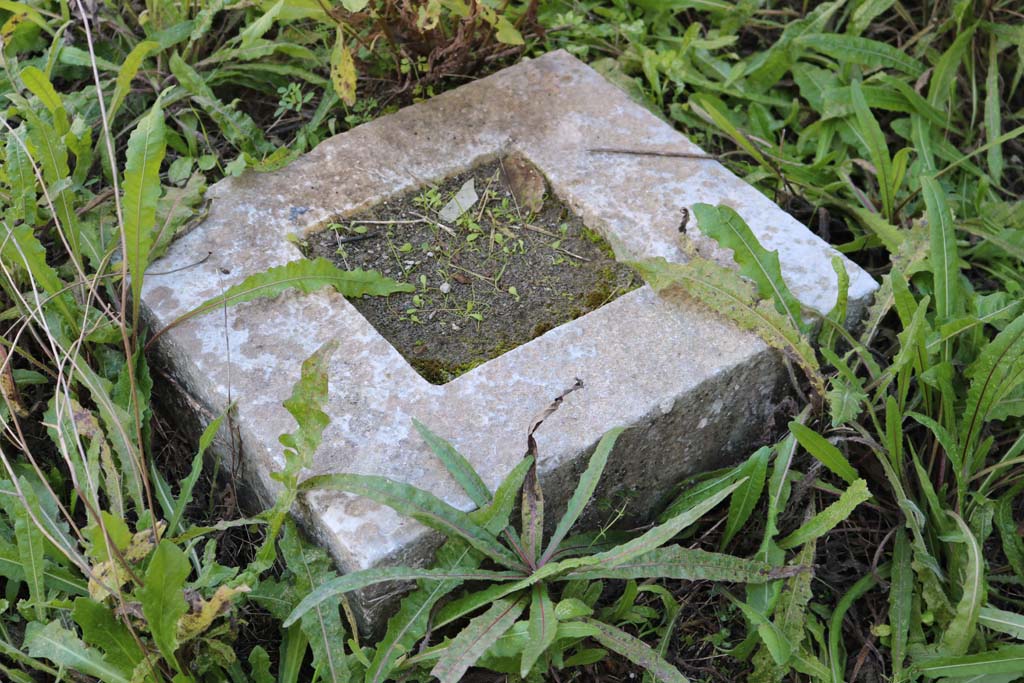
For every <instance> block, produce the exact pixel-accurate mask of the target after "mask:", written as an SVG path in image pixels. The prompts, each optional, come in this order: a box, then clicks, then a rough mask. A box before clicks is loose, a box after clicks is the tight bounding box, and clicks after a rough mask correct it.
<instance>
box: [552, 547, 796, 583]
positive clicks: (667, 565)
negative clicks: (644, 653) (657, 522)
mask: <svg viewBox="0 0 1024 683" xmlns="http://www.w3.org/2000/svg"><path fill="white" fill-rule="evenodd" d="M803 570H804V568H803V567H796V568H794V567H773V566H772V565H770V564H768V563H767V562H761V561H758V560H747V559H744V558H741V557H735V556H733V555H725V554H722V553H712V552H708V551H706V550H700V549H697V548H684V547H683V546H679V545H673V546H667V547H664V548H658V549H656V550H652V551H650V552H648V553H644V554H643V555H640V556H639V557H634V558H633V559H631V560H626V561H624V562H619V563H616V564H614V565H610V564H609V565H605V564H603V563H602V564H601V565H599V566H595V567H584V568H582V569H580V570H578V571H574V572H572V573H570V574H567V575H566V576H564V577H563V578H564V579H566V580H572V581H575V580H585V581H590V580H595V579H646V578H665V579H683V580H686V581H732V582H736V583H765V582H767V581H774V580H776V579H780V578H783V577H786V576H792V575H794V574H797V573H799V572H801V571H803Z"/></svg>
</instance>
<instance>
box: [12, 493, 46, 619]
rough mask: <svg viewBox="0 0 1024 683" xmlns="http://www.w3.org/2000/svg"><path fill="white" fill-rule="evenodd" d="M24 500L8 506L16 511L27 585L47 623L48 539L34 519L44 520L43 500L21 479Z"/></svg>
mask: <svg viewBox="0 0 1024 683" xmlns="http://www.w3.org/2000/svg"><path fill="white" fill-rule="evenodd" d="M18 488H19V489H20V490H21V498H20V499H19V498H14V499H13V500H12V501H11V502H10V504H9V505H8V506H7V508H8V510H12V511H13V512H14V537H15V540H16V542H17V545H18V557H19V559H20V560H21V566H22V567H23V568H24V571H25V583H27V584H28V595H29V598H30V599H31V601H32V608H33V610H34V611H35V616H36V621H39V622H44V621H46V606H45V603H46V588H45V586H46V578H45V566H46V560H45V557H44V554H45V548H46V538H45V537H44V536H43V532H42V530H40V529H39V527H38V526H36V522H35V521H34V520H33V518H34V519H35V520H40V521H41V518H42V510H41V508H40V507H39V499H38V498H37V497H36V491H35V489H34V488H33V487H32V484H31V483H30V482H29V481H28V479H26V478H25V477H20V485H19V487H18Z"/></svg>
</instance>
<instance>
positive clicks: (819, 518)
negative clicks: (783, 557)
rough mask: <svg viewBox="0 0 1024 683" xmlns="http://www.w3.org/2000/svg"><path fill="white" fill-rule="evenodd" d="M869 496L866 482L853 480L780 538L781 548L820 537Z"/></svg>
mask: <svg viewBox="0 0 1024 683" xmlns="http://www.w3.org/2000/svg"><path fill="white" fill-rule="evenodd" d="M869 498H871V492H870V491H869V490H868V484H867V482H866V481H864V480H863V479H857V480H856V481H854V482H853V483H852V484H851V485H850V487H849V488H848V489H846V490H845V491H843V493H842V495H840V496H839V500H837V501H836V502H834V503H832V504H831V505H829V506H828V507H827V508H825V509H824V510H822V511H821V512H819V513H818V514H816V515H814V517H812V518H811V519H809V520H808V521H807V522H806V523H804V524H802V525H801V526H800V528H799V529H797V530H796V531H794V532H793V533H791V534H790V535H788V536H786V537H785V538H783V539H781V540H780V541H779V543H778V545H779V547H780V548H782V549H783V550H788V549H789V548H795V547H796V546H798V545H803V544H805V543H809V542H810V541H813V540H814V539H816V538H820V537H821V536H823V535H825V534H826V533H828V532H829V531H831V530H832V529H834V528H835V527H836V525H838V524H839V523H840V522H842V521H843V520H845V519H846V518H847V517H849V516H850V513H852V512H853V510H854V508H856V507H857V506H858V505H860V504H861V503H863V502H864V501H866V500H868V499H869Z"/></svg>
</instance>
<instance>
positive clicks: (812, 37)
mask: <svg viewBox="0 0 1024 683" xmlns="http://www.w3.org/2000/svg"><path fill="white" fill-rule="evenodd" d="M796 42H797V44H799V45H800V46H801V47H807V48H810V49H812V50H815V51H817V52H820V53H822V54H825V55H828V56H829V57H832V58H833V59H835V60H837V61H839V62H841V63H853V64H861V65H863V66H873V67H882V68H886V69H896V70H898V71H902V72H903V73H905V74H907V75H909V76H914V77H917V76H918V75H920V74H921V72H922V71H924V65H923V64H921V62H919V61H917V60H916V59H914V58H913V57H911V56H910V55H908V54H907V52H906V51H905V50H900V49H899V48H895V47H893V46H891V45H889V44H887V43H882V42H879V41H877V40H870V39H868V38H861V37H859V36H851V35H843V34H839V33H812V34H809V35H804V36H801V37H800V38H797V40H796Z"/></svg>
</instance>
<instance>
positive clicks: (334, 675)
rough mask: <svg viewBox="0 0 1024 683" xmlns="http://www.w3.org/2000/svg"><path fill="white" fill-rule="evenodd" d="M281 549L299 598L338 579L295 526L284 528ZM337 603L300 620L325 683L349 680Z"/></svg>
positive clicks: (324, 604) (324, 556)
mask: <svg viewBox="0 0 1024 683" xmlns="http://www.w3.org/2000/svg"><path fill="white" fill-rule="evenodd" d="M280 547H281V557H282V558H283V559H284V561H285V565H286V566H287V567H288V569H289V570H291V572H292V574H293V575H294V576H295V579H294V581H295V588H296V589H297V591H298V593H299V594H300V595H302V594H304V593H306V594H308V593H310V592H311V591H315V590H317V589H318V588H319V587H320V586H323V585H326V584H327V583H329V582H330V581H331V580H333V578H336V577H337V574H336V573H335V571H334V567H333V563H332V562H331V560H330V559H329V558H328V557H327V554H326V553H325V552H324V551H323V550H321V549H320V548H319V547H316V546H310V545H308V544H305V543H303V542H302V539H301V538H300V537H299V533H298V531H297V529H296V528H295V525H294V524H288V526H287V527H286V529H285V533H284V536H283V537H282V538H281V543H280ZM222 587H223V586H222ZM218 590H220V589H218ZM337 597H338V598H339V599H341V598H343V595H342V594H340V593H339V594H338V595H337ZM338 602H339V600H338V599H335V600H331V601H324V602H322V603H320V604H319V605H317V606H316V607H314V608H313V609H311V610H309V611H308V612H306V614H304V615H303V616H302V618H301V620H300V623H301V626H302V630H303V632H304V633H305V634H306V637H307V638H308V639H309V645H310V649H311V650H312V651H313V666H314V668H315V669H316V670H317V672H318V673H319V674H320V680H322V681H325V682H328V683H346V682H347V681H349V680H350V679H351V670H350V668H351V665H350V662H349V658H348V657H347V656H346V654H345V648H344V647H341V646H340V645H341V643H344V642H345V627H344V626H342V623H341V615H340V614H339V613H338Z"/></svg>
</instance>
